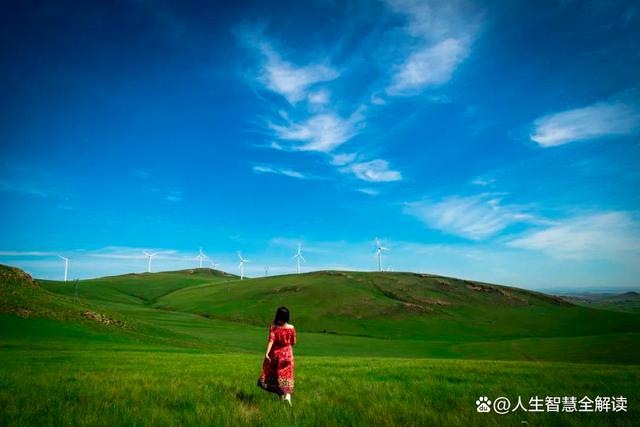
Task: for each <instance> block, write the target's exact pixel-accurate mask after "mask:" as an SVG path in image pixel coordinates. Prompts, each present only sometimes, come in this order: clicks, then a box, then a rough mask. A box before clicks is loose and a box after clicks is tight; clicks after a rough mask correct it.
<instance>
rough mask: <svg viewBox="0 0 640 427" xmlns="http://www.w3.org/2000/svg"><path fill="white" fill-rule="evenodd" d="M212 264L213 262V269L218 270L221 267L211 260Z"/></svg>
mask: <svg viewBox="0 0 640 427" xmlns="http://www.w3.org/2000/svg"><path fill="white" fill-rule="evenodd" d="M210 262H211V267H213V269H214V270H215V269H217V268H218V266H219V265H220V263H219V262H213V260H210Z"/></svg>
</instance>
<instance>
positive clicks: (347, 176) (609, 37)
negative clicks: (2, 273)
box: [0, 0, 640, 289]
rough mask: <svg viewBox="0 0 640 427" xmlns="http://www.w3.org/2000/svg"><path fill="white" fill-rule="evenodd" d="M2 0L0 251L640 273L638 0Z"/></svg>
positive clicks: (27, 256) (542, 273)
mask: <svg viewBox="0 0 640 427" xmlns="http://www.w3.org/2000/svg"><path fill="white" fill-rule="evenodd" d="M228 3H229V2H219V3H215V2H142V1H125V2H117V3H116V2H114V3H112V4H108V2H82V3H77V2H64V1H63V2H56V5H52V4H50V2H37V1H36V2H29V3H28V4H27V3H25V2H9V3H8V4H6V5H5V10H4V11H3V14H2V16H1V17H0V20H1V21H2V22H1V28H3V30H2V32H1V33H0V37H1V38H2V43H1V47H0V52H1V53H0V55H2V63H3V67H2V68H0V95H1V96H0V111H2V114H1V115H0V147H1V148H0V150H1V151H0V154H1V156H0V205H1V206H2V209H1V210H0V229H1V230H2V232H1V233H0V262H2V263H7V264H11V265H17V266H20V267H23V268H25V269H26V270H27V271H29V272H31V273H32V274H33V275H35V276H37V277H43V278H60V277H61V276H62V273H63V263H62V261H61V260H60V259H58V258H57V255H58V254H61V255H65V256H69V257H70V258H71V261H70V270H69V275H70V277H72V278H75V277H79V278H85V277H95V276H101V275H106V274H117V273H123V272H130V271H144V270H145V269H146V261H145V259H144V255H143V254H142V251H143V250H153V251H158V252H159V254H158V255H157V257H156V258H155V259H154V261H153V266H154V270H168V269H176V268H188V267H192V266H196V265H197V261H196V260H195V256H196V255H197V252H198V247H199V246H202V247H203V250H204V252H205V253H206V254H207V255H208V256H209V258H210V259H211V260H215V262H218V263H220V267H221V268H223V269H225V270H228V271H231V272H237V264H238V262H237V261H238V260H237V255H236V251H238V250H240V251H242V253H243V254H244V256H245V257H246V258H248V259H249V260H250V261H251V262H250V263H249V264H247V272H248V273H249V274H250V275H254V276H255V275H262V274H263V272H264V267H265V266H269V267H270V272H271V274H276V273H289V272H292V271H294V270H295V263H294V260H293V258H292V257H293V255H294V253H295V248H296V247H297V245H298V244H299V243H300V244H302V247H303V253H304V254H305V258H306V260H307V262H306V263H304V264H303V270H304V271H310V270H317V269H328V268H340V269H342V268H344V269H358V270H370V269H374V268H375V255H374V252H375V247H374V238H375V237H379V238H380V239H382V240H383V242H384V244H385V246H387V247H389V249H390V251H389V252H385V254H384V258H383V267H384V268H391V269H393V270H395V271H417V272H430V273H439V274H447V275H452V276H457V277H465V278H471V279H477V280H485V281H490V282H497V283H504V284H511V285H516V286H522V287H528V288H537V289H548V288H583V287H590V288H592V287H601V288H612V287H616V288H637V287H638V281H637V278H638V277H640V214H639V213H640V199H639V192H638V191H637V189H638V187H639V185H638V184H639V183H640V173H639V172H638V164H639V160H640V145H639V143H638V142H639V141H638V139H639V134H640V92H639V91H640V73H638V70H640V51H639V50H638V49H637V45H638V42H640V8H639V7H638V6H637V4H636V2H633V1H629V2H624V1H617V2H584V1H561V2H551V1H549V2H546V1H545V2H525V1H512V2H506V3H505V2H457V1H453V2H451V1H448V2H440V1H410V0H385V1H378V2H376V1H352V2H342V1H317V2H284V1H283V2H275V3H272V4H268V5H267V4H265V3H264V2H233V4H228Z"/></svg>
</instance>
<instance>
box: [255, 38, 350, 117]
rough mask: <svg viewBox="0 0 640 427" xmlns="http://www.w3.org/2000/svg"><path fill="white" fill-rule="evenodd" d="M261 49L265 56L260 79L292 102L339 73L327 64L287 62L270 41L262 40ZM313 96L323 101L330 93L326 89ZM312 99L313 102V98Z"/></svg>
mask: <svg viewBox="0 0 640 427" xmlns="http://www.w3.org/2000/svg"><path fill="white" fill-rule="evenodd" d="M260 50H261V52H262V53H263V55H264V57H265V63H264V66H263V69H262V73H261V75H260V81H261V82H262V83H263V84H264V85H265V86H266V87H267V88H268V89H270V90H271V91H273V92H276V93H278V94H280V95H282V96H283V97H285V98H286V99H287V101H289V102H290V103H292V104H294V103H296V102H299V101H302V100H303V99H305V98H307V97H309V96H310V94H309V89H310V88H311V87H313V86H314V85H316V84H317V83H321V82H327V81H330V80H333V79H335V78H336V77H338V75H339V73H338V72H337V71H336V70H335V69H334V68H333V67H331V66H330V65H327V64H323V63H321V64H309V65H304V66H296V65H294V64H292V63H291V62H287V61H285V60H283V59H282V58H281V56H280V54H279V53H277V52H276V51H275V50H274V49H273V47H271V46H270V45H269V44H268V43H264V42H262V43H261V44H260ZM312 98H313V100H315V101H320V102H321V101H322V100H323V98H324V99H327V98H328V93H327V92H326V91H319V92H315V93H314V96H312ZM310 100H311V101H312V102H313V100H312V99H310Z"/></svg>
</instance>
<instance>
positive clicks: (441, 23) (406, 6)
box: [386, 0, 478, 96]
mask: <svg viewBox="0 0 640 427" xmlns="http://www.w3.org/2000/svg"><path fill="white" fill-rule="evenodd" d="M386 3H387V5H388V6H389V7H390V9H391V10H393V11H395V12H397V13H399V14H402V15H404V16H405V17H406V20H407V23H406V25H405V32H406V33H407V34H408V35H410V36H411V37H412V38H413V39H414V43H413V45H414V46H413V48H412V50H411V51H410V53H409V55H408V56H407V58H406V59H405V61H403V62H402V63H401V64H399V65H397V66H396V67H395V73H394V75H393V76H392V79H391V83H390V84H389V86H388V87H387V89H386V92H387V94H388V95H391V96H398V95H414V94H416V93H418V92H419V91H421V90H423V89H424V88H426V87H429V86H435V85H441V84H444V83H446V82H448V81H449V80H450V79H451V77H452V75H453V73H454V71H455V70H456V68H457V67H458V66H459V65H460V64H461V63H462V62H463V61H464V60H465V59H466V58H467V57H468V56H469V53H470V48H471V43H472V41H473V38H474V34H475V32H476V28H477V27H478V22H477V18H476V17H475V15H474V14H472V13H470V12H469V11H467V10H466V9H467V8H466V4H465V3H464V2H461V1H451V2H439V1H428V0H386Z"/></svg>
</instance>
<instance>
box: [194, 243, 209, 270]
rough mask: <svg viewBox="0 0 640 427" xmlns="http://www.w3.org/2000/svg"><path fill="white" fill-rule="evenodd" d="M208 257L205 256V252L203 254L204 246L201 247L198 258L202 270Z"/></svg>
mask: <svg viewBox="0 0 640 427" xmlns="http://www.w3.org/2000/svg"><path fill="white" fill-rule="evenodd" d="M206 257H207V256H206V255H205V254H204V252H202V246H200V252H199V253H198V256H197V257H196V258H197V259H198V260H199V261H200V268H202V260H203V259H205V258H206Z"/></svg>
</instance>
